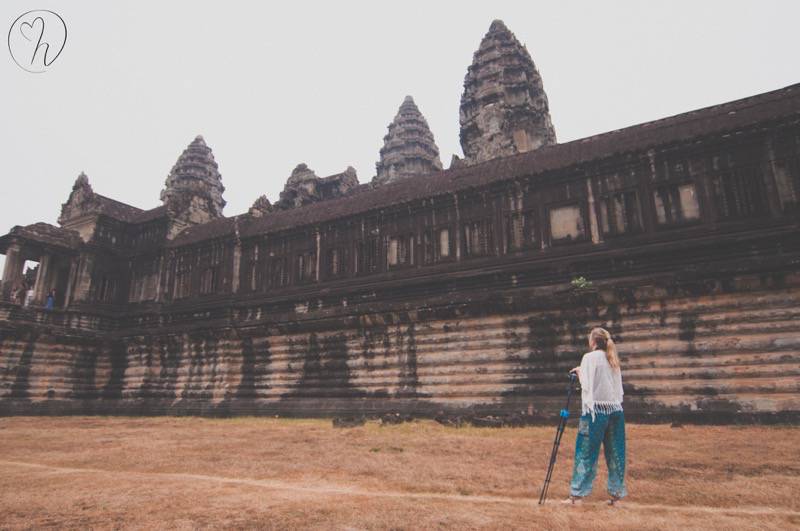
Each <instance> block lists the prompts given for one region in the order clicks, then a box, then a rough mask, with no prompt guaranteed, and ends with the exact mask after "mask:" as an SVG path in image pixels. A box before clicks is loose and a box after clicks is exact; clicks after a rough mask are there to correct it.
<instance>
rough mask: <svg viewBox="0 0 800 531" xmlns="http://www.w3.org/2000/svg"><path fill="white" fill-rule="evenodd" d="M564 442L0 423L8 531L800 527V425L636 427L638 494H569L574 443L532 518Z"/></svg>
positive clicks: (179, 424)
mask: <svg viewBox="0 0 800 531" xmlns="http://www.w3.org/2000/svg"><path fill="white" fill-rule="evenodd" d="M554 432H555V428H553V427H548V428H538V427H537V428H516V429H515V428H509V429H492V428H447V427H443V426H440V425H438V424H436V423H434V422H429V421H424V422H412V423H406V424H401V425H395V426H380V425H379V424H378V423H368V424H367V425H365V426H362V427H357V428H346V429H341V428H333V427H332V426H331V423H330V422H329V421H323V420H283V419H257V418H239V419H202V418H174V417H167V418H107V417H83V418H75V417H71V418H0V527H1V528H4V529H5V528H8V529H16V528H43V527H56V528H59V529H61V528H75V529H78V528H79V529H89V528H138V529H150V528H172V529H175V528H177V529H189V528H192V529H194V528H222V527H224V528H259V529H500V528H502V529H510V528H515V529H570V528H571V529H637V530H640V529H687V528H694V529H776V528H800V495H798V493H800V445H798V443H797V441H798V436H800V428H798V427H699V426H686V427H682V428H671V427H670V426H666V425H661V426H650V425H635V424H629V425H628V460H629V461H628V463H629V464H628V475H627V481H628V489H629V491H630V496H629V497H628V498H626V500H625V503H624V504H623V505H621V506H619V507H607V506H606V505H604V501H605V499H606V493H605V465H604V464H603V463H602V457H601V465H600V473H599V474H598V478H597V480H596V482H595V490H594V493H593V494H592V495H591V497H590V498H589V499H588V500H587V502H586V503H585V504H584V505H583V506H580V507H572V506H564V505H561V504H560V503H558V501H559V500H560V499H563V498H565V497H566V495H567V492H568V490H567V484H568V476H569V473H570V471H571V466H572V455H571V454H572V450H573V447H574V446H573V445H574V441H575V429H574V426H572V427H571V428H570V429H568V430H567V432H566V434H565V436H564V443H563V445H562V450H561V453H560V455H559V460H558V463H557V466H556V470H555V474H554V479H553V485H552V487H551V489H550V492H551V500H552V501H550V502H548V503H547V505H546V506H544V507H540V506H538V505H537V504H536V499H537V498H538V493H539V488H540V486H541V482H542V480H543V477H544V474H545V470H546V463H547V460H548V457H549V453H550V449H551V446H552V439H553V435H554Z"/></svg>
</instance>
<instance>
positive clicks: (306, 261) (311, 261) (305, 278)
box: [296, 251, 317, 282]
mask: <svg viewBox="0 0 800 531" xmlns="http://www.w3.org/2000/svg"><path fill="white" fill-rule="evenodd" d="M296 273H297V281H298V282H310V281H312V280H316V277H317V253H315V252H314V251H308V252H305V253H301V254H298V255H297V268H296Z"/></svg>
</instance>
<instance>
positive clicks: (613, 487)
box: [569, 411, 628, 498]
mask: <svg viewBox="0 0 800 531" xmlns="http://www.w3.org/2000/svg"><path fill="white" fill-rule="evenodd" d="M600 444H602V445H603V451H604V453H605V455H606V465H607V466H608V493H609V494H610V495H612V496H617V497H619V498H622V497H623V496H625V495H626V494H627V493H628V491H627V490H626V489H625V415H624V414H623V412H622V411H615V412H613V413H610V414H609V413H595V419H594V420H592V415H591V414H588V415H583V416H581V419H580V422H579V423H578V437H577V439H576V441H575V466H574V468H573V470H572V482H571V483H570V485H569V487H570V494H571V495H572V496H588V495H589V493H591V492H592V483H594V478H595V476H596V475H597V458H598V457H599V455H600Z"/></svg>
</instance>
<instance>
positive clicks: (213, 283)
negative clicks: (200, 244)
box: [199, 244, 223, 295]
mask: <svg viewBox="0 0 800 531" xmlns="http://www.w3.org/2000/svg"><path fill="white" fill-rule="evenodd" d="M222 254H223V247H222V245H221V244H215V245H212V246H211V247H210V248H205V249H203V250H202V251H201V252H200V259H199V262H200V279H199V280H200V294H201V295H208V294H211V293H216V291H217V289H218V288H219V279H220V276H221V274H222V271H221V269H222V268H221V265H222Z"/></svg>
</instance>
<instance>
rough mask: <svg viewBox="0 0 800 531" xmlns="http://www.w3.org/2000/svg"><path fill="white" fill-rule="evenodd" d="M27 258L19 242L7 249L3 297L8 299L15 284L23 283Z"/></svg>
mask: <svg viewBox="0 0 800 531" xmlns="http://www.w3.org/2000/svg"><path fill="white" fill-rule="evenodd" d="M24 265H25V259H24V258H23V256H22V249H21V248H20V246H19V245H17V244H11V245H9V246H8V249H6V263H5V267H4V269H3V284H2V298H3V300H8V297H9V295H10V294H11V290H12V289H13V287H14V286H15V285H19V284H22V268H23V267H24Z"/></svg>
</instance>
